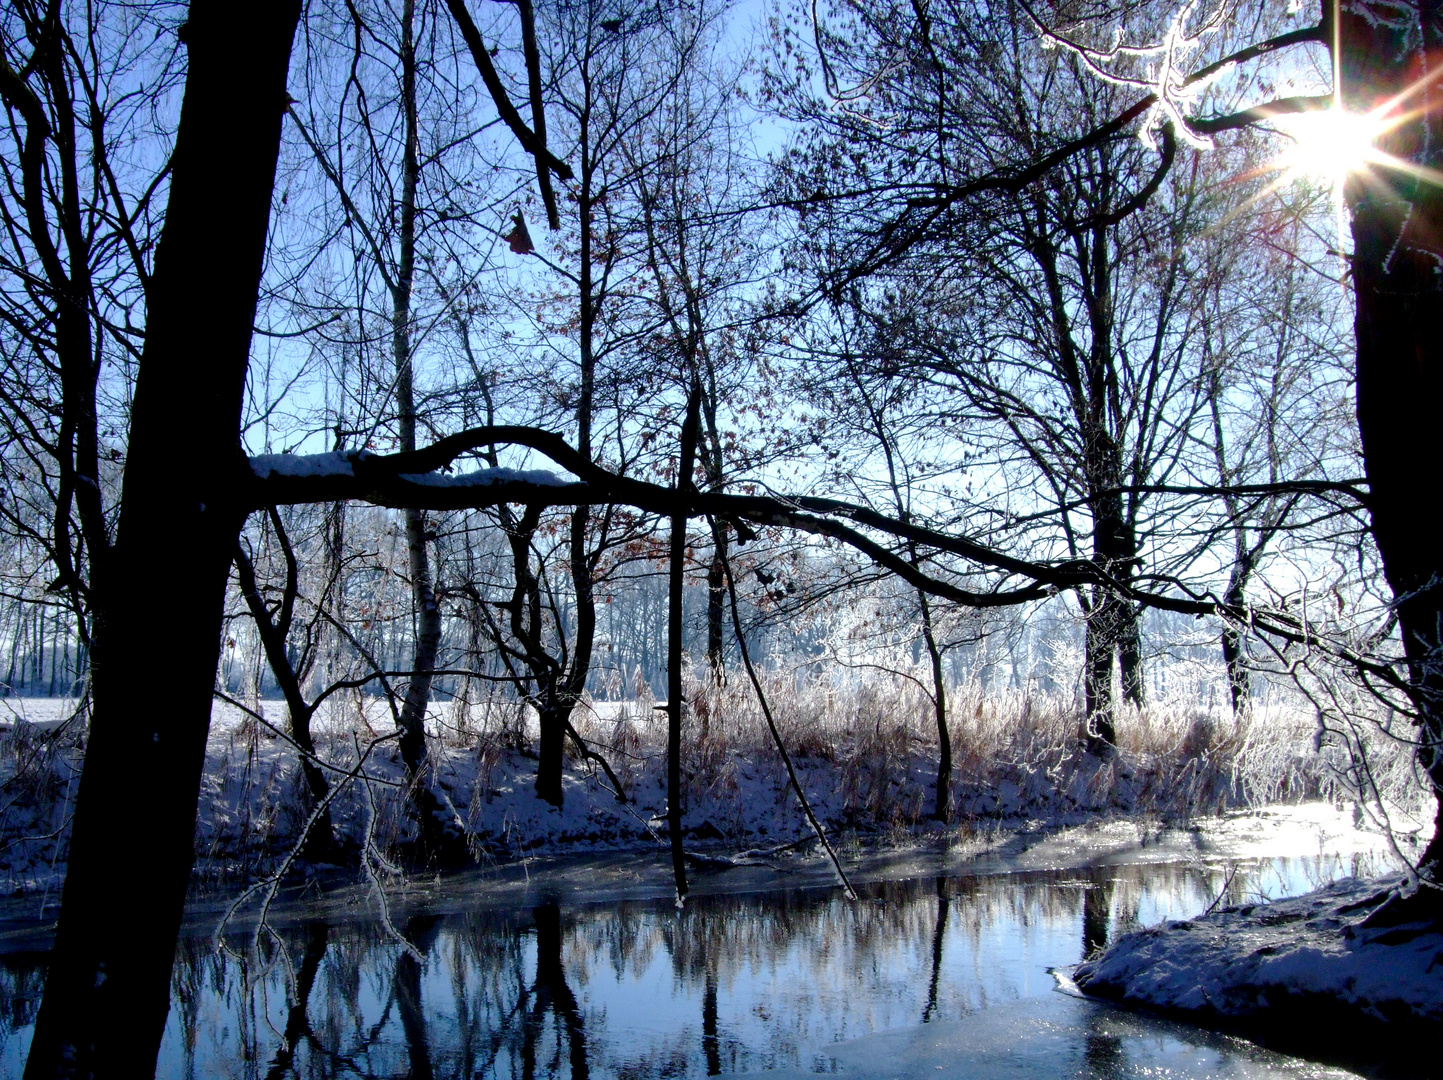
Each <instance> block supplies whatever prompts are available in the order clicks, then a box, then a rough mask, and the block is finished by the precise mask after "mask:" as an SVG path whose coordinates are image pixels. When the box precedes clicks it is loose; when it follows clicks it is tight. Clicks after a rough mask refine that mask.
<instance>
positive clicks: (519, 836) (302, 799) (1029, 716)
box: [0, 689, 1417, 895]
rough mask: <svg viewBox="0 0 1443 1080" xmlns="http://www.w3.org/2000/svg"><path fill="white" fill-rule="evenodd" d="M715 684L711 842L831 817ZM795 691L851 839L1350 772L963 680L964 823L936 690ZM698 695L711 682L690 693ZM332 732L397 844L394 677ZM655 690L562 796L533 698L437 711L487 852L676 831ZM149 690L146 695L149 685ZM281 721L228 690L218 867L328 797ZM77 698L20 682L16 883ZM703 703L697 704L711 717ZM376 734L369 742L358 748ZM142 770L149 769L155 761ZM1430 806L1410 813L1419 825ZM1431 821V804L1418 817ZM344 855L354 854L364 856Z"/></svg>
mask: <svg viewBox="0 0 1443 1080" xmlns="http://www.w3.org/2000/svg"><path fill="white" fill-rule="evenodd" d="M728 693H731V694H733V696H732V697H722V698H719V699H714V700H713V701H712V711H711V713H710V716H709V728H708V734H707V735H706V737H702V736H701V735H700V733H699V731H697V730H695V729H693V730H692V731H691V732H690V734H689V736H688V742H687V757H686V758H685V759H684V769H685V773H686V777H687V780H686V791H685V799H686V801H685V804H684V806H683V812H684V821H685V826H686V830H687V837H686V840H687V845H688V847H689V848H696V849H700V850H705V849H706V848H707V847H711V848H712V849H714V850H715V849H722V850H725V851H737V850H739V849H742V848H771V847H776V846H779V845H783V844H787V843H790V842H792V841H797V840H801V839H804V838H806V837H808V836H810V830H809V829H808V827H807V825H806V822H805V819H804V818H803V816H802V814H801V812H800V810H799V808H798V806H797V802H796V799H795V797H794V796H793V794H792V793H791V791H790V790H789V788H788V784H787V778H786V773H785V770H784V768H783V765H782V762H781V760H780V757H779V756H778V755H777V753H776V752H775V750H774V749H773V748H772V747H771V745H770V743H769V742H768V741H767V740H766V739H765V737H764V736H763V735H761V734H760V733H761V732H762V731H764V730H765V729H764V728H763V726H762V724H761V723H760V719H759V717H758V716H754V715H749V713H748V710H754V705H752V704H751V703H750V701H749V697H748V695H749V690H744V691H743V690H735V691H728ZM775 694H776V697H775V700H774V703H773V704H774V709H775V710H776V711H777V715H778V720H779V723H780V724H781V726H782V728H783V734H784V737H785V738H786V741H787V744H788V746H789V747H790V749H791V751H792V754H793V758H794V761H795V763H796V766H797V770H798V773H799V776H800V779H801V782H802V784H803V787H804V789H805V790H806V792H807V794H808V798H809V799H810V800H811V802H812V804H813V806H814V809H815V810H816V812H817V815H818V817H819V818H820V819H821V820H822V822H823V823H824V825H825V827H826V828H827V830H828V832H829V833H832V834H834V835H835V837H836V839H837V841H838V844H839V846H840V847H841V848H842V849H843V852H844V854H845V853H846V852H847V851H848V850H850V851H851V852H853V853H857V852H860V851H861V850H863V849H864V848H865V849H875V848H877V847H879V846H881V847H887V846H891V847H896V846H899V845H901V846H905V845H907V844H915V843H918V842H933V843H935V842H937V841H942V842H944V843H947V844H953V845H959V844H960V845H966V844H967V843H968V841H969V839H970V838H972V837H975V836H984V837H985V836H986V835H988V834H991V833H995V832H996V831H997V830H998V829H1004V830H1007V831H1017V830H1019V829H1021V830H1031V831H1036V830H1038V829H1053V830H1055V829H1060V828H1063V827H1065V826H1067V825H1078V824H1081V823H1084V822H1096V821H1099V820H1105V819H1108V818H1112V819H1118V818H1127V819H1132V820H1134V821H1137V822H1141V823H1142V825H1143V827H1144V828H1146V827H1149V823H1151V825H1152V826H1153V827H1156V826H1157V825H1160V824H1161V823H1163V822H1176V821H1180V820H1184V821H1185V820H1189V819H1193V818H1197V817H1202V816H1206V815H1209V814H1216V813H1218V812H1220V811H1223V810H1226V809H1229V808H1236V807H1239V806H1255V805H1258V804H1260V803H1265V802H1268V801H1271V800H1282V801H1293V802H1295V801H1297V800H1299V799H1304V798H1309V797H1313V798H1316V797H1317V796H1319V795H1326V794H1330V789H1329V788H1328V783H1327V773H1326V769H1325V767H1324V766H1323V764H1322V763H1320V762H1319V761H1318V760H1317V759H1316V758H1312V757H1309V755H1308V748H1309V740H1308V739H1307V733H1306V731H1301V732H1300V731H1295V730H1293V727H1290V726H1288V725H1289V724H1293V725H1294V726H1296V724H1295V723H1294V721H1292V720H1289V719H1288V718H1286V717H1285V718H1283V719H1282V720H1279V721H1277V722H1270V723H1271V725H1272V726H1266V725H1264V724H1262V723H1255V724H1254V725H1253V726H1252V727H1251V728H1248V729H1239V728H1225V727H1223V726H1221V725H1213V726H1209V725H1208V724H1200V723H1199V721H1198V720H1197V718H1196V717H1189V716H1186V715H1181V716H1177V717H1168V716H1166V715H1163V714H1162V713H1160V712H1154V713H1153V714H1151V715H1144V716H1140V717H1137V718H1135V720H1134V722H1132V723H1130V724H1129V725H1128V727H1127V729H1126V730H1127V731H1129V732H1130V733H1131V737H1132V742H1131V743H1128V742H1127V741H1126V740H1124V747H1123V750H1122V752H1121V753H1120V754H1119V755H1117V756H1116V757H1115V758H1112V759H1110V760H1105V761H1104V760H1099V759H1098V758H1096V757H1093V756H1091V755H1089V754H1086V753H1084V752H1083V751H1082V749H1081V748H1080V746H1079V745H1078V741H1077V738H1076V719H1075V716H1072V715H1069V714H1068V713H1067V712H1066V711H1065V710H1061V709H1053V710H1052V711H1050V712H1049V711H1048V710H1047V709H1045V708H1041V707H1036V706H1034V705H1033V704H1031V703H1025V702H1024V703H1023V705H1022V707H1021V708H1020V709H1019V710H1017V711H1015V712H1014V713H1011V714H1006V713H1004V712H1003V711H1002V710H1001V709H1000V708H998V707H997V705H996V703H995V702H994V701H993V700H991V699H987V700H984V699H982V698H978V699H977V700H976V701H970V700H965V699H960V698H959V700H958V702H957V703H956V704H957V705H958V709H957V714H958V716H959V718H960V719H959V720H958V723H957V732H956V734H954V745H955V747H956V761H957V764H956V769H955V772H954V782H953V812H954V821H953V824H952V825H950V826H948V827H945V828H944V827H943V826H941V825H938V824H937V823H935V822H932V821H930V819H929V818H928V814H929V813H930V811H931V809H932V805H933V798H934V795H933V793H934V790H935V788H934V785H935V778H936V771H935V770H936V763H935V760H934V753H935V751H934V749H933V747H932V745H931V744H930V743H929V742H928V741H927V740H926V735H927V728H926V722H927V714H926V712H925V710H921V709H915V708H910V707H905V702H904V703H903V704H902V705H899V704H898V701H897V700H896V699H895V698H878V697H873V698H868V697H866V696H865V695H860V696H858V695H854V696H853V697H851V698H843V697H837V698H826V697H818V696H817V695H815V694H813V695H810V696H803V695H793V696H791V697H788V696H787V693H786V692H785V690H782V689H779V690H777V691H776V692H775ZM690 700H692V702H693V708H694V710H698V711H699V710H700V709H701V708H702V707H703V705H704V704H705V700H706V699H705V698H704V695H703V693H701V692H698V693H697V694H695V695H694V696H690ZM335 706H336V707H334V708H330V709H328V710H326V711H323V712H322V713H320V714H318V715H317V717H316V718H315V720H314V721H313V735H314V738H315V741H316V746H317V751H318V753H319V755H320V757H321V758H322V759H323V760H324V761H326V762H327V763H328V765H329V766H330V768H329V770H328V773H327V775H328V779H329V781H330V782H331V783H332V784H333V785H338V786H340V787H341V788H342V790H341V791H339V792H338V793H337V796H336V798H335V800H334V802H333V803H332V805H331V812H332V818H333V824H334V829H335V834H336V836H337V839H338V841H339V843H340V849H341V851H342V852H343V853H348V855H349V857H351V858H354V856H355V853H356V852H357V851H358V850H359V849H360V848H361V846H362V844H363V843H364V840H365V837H366V836H367V835H369V836H371V837H372V838H373V840H374V843H375V845H376V847H377V849H378V850H380V851H386V850H388V849H390V850H395V849H396V848H397V847H399V846H400V845H402V844H403V842H404V841H406V840H407V839H408V838H409V837H411V836H412V835H413V834H414V830H415V823H414V821H413V820H412V819H411V818H410V816H409V815H408V814H407V813H406V812H405V810H404V800H403V798H402V787H401V784H402V781H403V771H402V767H401V763H400V760H399V754H398V751H397V749H396V743H395V741H394V738H390V737H389V736H393V735H394V726H393V722H392V718H391V714H390V712H389V709H388V707H387V706H386V705H385V703H384V702H383V701H380V700H378V699H375V698H366V699H362V698H352V699H347V700H346V701H341V700H339V699H337V700H336V701H335ZM653 706H654V703H653V702H650V701H641V702H630V703H611V704H605V703H602V704H596V705H589V706H588V707H587V708H585V709H583V710H580V711H578V713H577V714H576V716H575V722H576V725H577V727H578V729H580V731H581V732H582V733H583V735H585V737H586V738H587V740H588V742H589V743H590V744H591V745H592V746H594V747H597V748H599V749H600V750H601V751H602V753H604V754H605V756H606V757H607V759H608V761H609V762H610V763H611V765H612V768H613V770H614V772H615V774H616V775H617V777H618V779H619V780H620V782H621V785H622V788H623V790H624V793H625V795H626V800H625V801H624V802H623V801H620V800H618V798H617V797H616V793H615V791H614V790H613V789H612V787H611V786H610V784H609V782H608V780H607V777H606V776H605V775H604V774H603V773H602V771H601V770H599V769H597V768H596V767H595V766H593V765H591V764H590V763H588V762H585V761H582V760H580V759H579V758H571V759H569V760H568V763H567V772H566V777H565V799H564V806H563V808H561V809H556V808H553V807H551V806H549V805H547V804H546V803H544V802H542V801H540V800H539V799H538V798H537V797H536V795H535V793H534V789H533V785H534V782H535V771H536V763H535V759H534V757H532V756H531V755H530V749H529V748H530V747H531V746H533V745H534V741H533V740H534V716H529V715H528V714H527V713H526V712H525V710H522V709H519V708H517V707H516V706H511V705H494V706H489V707H487V706H479V707H478V706H475V705H473V706H472V707H471V708H469V709H460V708H458V707H450V706H438V707H437V708H435V709H433V712H432V715H431V717H430V719H429V721H428V725H429V744H430V760H431V770H432V772H431V775H430V777H429V782H430V784H431V787H432V790H433V791H435V792H436V793H437V795H438V796H439V797H440V798H441V799H442V800H443V802H444V803H445V804H446V806H447V809H448V811H449V812H450V813H451V814H452V815H454V820H455V823H456V824H457V826H458V828H459V829H460V830H461V831H462V832H464V834H465V835H466V836H467V837H468V840H469V843H470V846H471V849H472V852H473V854H474V855H475V857H476V859H477V860H478V861H479V862H481V863H482V864H483V865H484V864H488V863H506V862H510V861H514V860H516V859H518V858H524V857H528V856H533V855H537V854H543V853H545V854H556V853H562V852H586V851H618V850H638V849H646V848H654V847H655V846H657V845H659V844H660V843H662V842H663V840H664V838H665V831H666V830H665V822H664V820H663V818H664V814H665V809H666V798H665V769H664V720H663V719H662V714H661V713H660V712H657V711H656V710H655V709H654V707H653ZM136 707H137V708H138V709H144V708H145V702H144V700H143V699H140V700H138V701H137V705H136ZM250 707H251V708H252V709H253V711H254V712H255V713H257V714H259V715H260V717H261V718H262V719H263V722H257V720H256V719H255V717H253V716H249V715H247V713H246V712H245V711H243V710H241V709H238V708H236V707H234V706H232V705H228V704H224V703H219V704H217V706H216V708H215V711H214V714H213V719H212V725H211V733H210V740H209V745H208V749H207V761H206V770H205V774H204V777H203V780H202V786H201V793H200V804H199V810H198V815H197V824H196V854H197V863H196V880H197V884H198V885H200V886H202V887H205V886H212V887H216V888H220V889H222V890H225V889H233V888H235V887H236V886H237V885H239V884H244V883H245V882H247V881H251V880H255V879H256V878H257V877H260V876H262V875H264V874H266V873H267V872H269V871H270V870H272V869H274V868H275V866H276V865H277V864H278V863H279V862H280V861H281V860H282V859H283V858H284V857H285V855H286V853H287V852H288V851H289V850H290V849H291V848H292V847H293V846H294V845H295V843H296V840H297V836H298V833H299V831H300V830H301V828H302V827H303V823H304V822H305V820H306V818H307V816H308V812H307V808H308V805H309V803H308V796H307V793H306V791H305V790H304V788H303V786H302V779H301V776H300V772H299V769H298V767H297V758H296V754H295V750H294V748H293V747H292V746H291V745H290V743H289V741H288V740H287V738H286V737H285V736H284V734H283V731H284V729H285V727H286V712H285V708H284V705H283V704H282V703H280V702H276V701H260V702H253V703H251V706H250ZM73 712H74V705H73V703H70V702H66V701H64V700H61V699H53V700H47V699H28V700H27V699H0V784H3V795H0V800H3V801H0V895H24V894H32V893H36V892H38V893H41V894H42V895H51V894H53V893H54V892H56V891H57V886H58V884H59V882H60V881H61V880H62V879H63V876H64V870H65V841H66V836H67V828H68V822H69V814H70V807H71V804H72V799H73V795H74V790H75V787H76V783H77V780H78V775H79V764H80V759H81V755H82V752H83V730H84V729H83V725H82V723H81V722H80V721H79V720H74V721H68V718H69V717H70V716H71V715H72V714H73ZM693 722H694V721H693ZM358 755H360V756H364V757H365V766H364V769H363V770H359V771H358V770H357V769H356V762H357V760H358ZM137 782H143V781H142V780H141V778H137ZM1408 828H1410V826H1408V825H1407V823H1404V832H1405V833H1406V832H1407V830H1408ZM1411 828H1412V830H1413V832H1414V833H1415V834H1416V833H1417V828H1416V826H1411ZM342 861H346V860H345V859H343V860H342Z"/></svg>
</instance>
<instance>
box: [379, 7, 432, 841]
mask: <svg viewBox="0 0 1443 1080" xmlns="http://www.w3.org/2000/svg"><path fill="white" fill-rule="evenodd" d="M415 20H416V8H415V0H405V3H404V4H403V5H402V8H401V103H402V106H403V108H404V111H405V117H406V132H405V134H406V142H405V147H404V149H403V155H404V160H403V162H402V168H401V204H400V207H399V217H400V227H401V231H400V252H399V255H400V258H399V261H398V264H397V266H396V278H395V283H394V285H393V287H392V290H391V347H392V352H393V354H394V358H395V363H396V415H397V419H398V421H399V427H400V437H401V449H402V450H415V449H416V391H415V378H416V371H415V364H414V362H413V357H412V346H411V291H412V287H413V285H414V283H415V277H416V194H417V190H418V189H419V187H420V184H421V164H420V150H419V139H420V132H419V122H418V120H417V115H416V45H415V39H414V29H413V24H414V23H415ZM403 514H404V517H405V520H406V561H407V564H408V568H409V570H410V574H411V601H412V604H413V605H414V607H415V615H416V642H415V648H414V649H413V651H412V656H411V679H410V682H409V683H408V684H407V686H406V697H405V700H404V701H403V702H402V704H401V721H400V725H401V739H400V749H401V760H402V761H403V762H404V763H405V766H406V777H407V779H408V780H410V782H411V785H412V787H411V797H412V801H413V804H414V806H415V809H416V812H417V814H418V815H419V817H420V820H421V838H422V843H423V844H424V845H425V846H426V847H427V848H429V849H430V850H431V851H433V852H434V851H435V850H437V848H438V845H439V842H440V829H439V826H440V823H439V819H438V817H437V815H438V813H439V811H440V806H439V802H438V800H437V799H436V797H435V796H434V795H432V793H431V789H430V788H429V787H427V786H426V780H425V777H424V776H423V775H422V770H423V769H424V767H425V763H426V706H427V705H429V704H430V702H431V682H432V679H433V676H432V674H431V673H432V671H434V670H435V668H436V657H437V655H438V654H439V653H440V651H441V606H440V604H439V603H438V601H437V598H436V590H435V587H434V584H433V581H432V576H431V561H430V556H429V554H428V552H427V550H426V515H425V513H424V512H422V511H420V510H416V509H413V508H411V507H407V508H406V510H405V511H403Z"/></svg>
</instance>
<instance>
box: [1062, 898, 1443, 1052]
mask: <svg viewBox="0 0 1443 1080" xmlns="http://www.w3.org/2000/svg"><path fill="white" fill-rule="evenodd" d="M1398 884H1399V878H1397V877H1393V878H1386V879H1375V880H1371V881H1369V880H1359V879H1357V878H1347V879H1344V880H1342V881H1339V882H1336V883H1334V884H1332V885H1329V886H1328V887H1326V888H1323V889H1319V890H1318V891H1316V892H1312V893H1308V894H1307V895H1304V896H1297V897H1293V898H1291V899H1287V900H1278V901H1275V902H1273V903H1258V904H1244V905H1241V906H1238V907H1230V908H1226V909H1223V910H1221V911H1217V912H1214V913H1212V914H1208V915H1204V916H1202V917H1200V918H1197V919H1193V920H1190V921H1186V922H1166V923H1163V924H1162V925H1160V926H1156V927H1153V928H1151V929H1147V930H1142V931H1138V932H1136V933H1132V934H1129V935H1127V936H1126V937H1123V938H1121V939H1119V940H1118V941H1117V942H1116V943H1115V944H1113V945H1112V947H1111V948H1109V949H1107V950H1106V951H1105V952H1104V953H1102V954H1101V955H1100V956H1097V957H1095V958H1093V959H1090V960H1087V961H1085V962H1084V963H1082V964H1080V965H1079V966H1078V967H1077V968H1076V969H1075V971H1073V972H1072V973H1071V977H1072V980H1073V981H1074V982H1075V983H1076V985H1077V987H1078V988H1079V989H1080V990H1081V991H1082V992H1083V993H1086V994H1090V995H1094V996H1097V997H1103V998H1107V999H1109V1000H1112V1001H1117V1002H1120V1003H1122V1004H1126V1005H1133V1006H1140V1007H1145V1008H1149V1009H1155V1010H1158V1011H1160V1012H1164V1013H1169V1014H1174V1015H1179V1016H1183V1017H1185V1018H1188V1019H1190V1020H1193V1021H1194V1022H1200V1023H1204V1024H1210V1023H1227V1022H1229V1021H1248V1020H1259V1021H1261V1020H1262V1019H1263V1018H1265V1017H1267V1018H1270V1022H1271V1021H1272V1020H1281V1019H1282V1015H1281V1014H1282V1013H1283V1012H1284V1011H1288V1012H1292V1011H1293V1010H1297V1011H1298V1012H1299V1013H1302V1012H1304V1011H1308V1012H1311V1013H1312V1014H1313V1015H1314V1017H1315V1021H1314V1022H1317V1019H1318V1018H1322V1019H1323V1020H1324V1021H1326V1017H1325V1016H1323V1015H1322V1014H1320V1012H1319V1006H1320V1005H1325V1004H1331V1005H1336V1006H1340V1007H1342V1008H1345V1009H1347V1010H1349V1011H1351V1012H1356V1013H1357V1014H1360V1015H1362V1016H1365V1017H1368V1018H1370V1019H1372V1020H1375V1021H1382V1022H1389V1023H1396V1022H1400V1021H1401V1022H1403V1023H1405V1024H1407V1023H1428V1024H1437V1023H1443V933H1440V932H1439V930H1438V928H1437V927H1436V926H1431V925H1429V924H1427V923H1421V922H1420V923H1416V924H1406V925H1401V926H1389V927H1373V928H1369V927H1365V926H1363V925H1362V924H1363V921H1364V920H1365V919H1366V918H1367V916H1368V915H1369V914H1370V913H1371V912H1372V911H1373V910H1374V909H1375V908H1376V907H1377V906H1378V905H1379V904H1380V903H1381V902H1382V901H1383V899H1384V898H1385V896H1386V895H1387V892H1388V890H1389V889H1391V888H1393V887H1395V886H1397V885H1398Z"/></svg>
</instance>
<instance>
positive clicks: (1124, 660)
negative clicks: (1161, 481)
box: [1083, 425, 1142, 751]
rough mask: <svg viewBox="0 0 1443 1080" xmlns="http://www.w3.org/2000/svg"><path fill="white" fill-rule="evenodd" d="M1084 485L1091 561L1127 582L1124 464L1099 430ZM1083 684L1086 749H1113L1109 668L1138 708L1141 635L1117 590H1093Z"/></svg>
mask: <svg viewBox="0 0 1443 1080" xmlns="http://www.w3.org/2000/svg"><path fill="white" fill-rule="evenodd" d="M1086 464H1087V482H1088V487H1089V488H1090V491H1091V495H1090V496H1089V498H1088V504H1089V506H1090V507H1091V509H1092V558H1093V561H1094V562H1095V563H1096V564H1097V565H1098V567H1099V568H1100V569H1102V570H1103V571H1104V572H1105V573H1107V574H1108V575H1110V576H1111V577H1113V578H1115V579H1117V580H1118V581H1121V582H1125V581H1127V579H1128V578H1130V577H1131V576H1132V572H1133V567H1134V566H1135V560H1136V558H1137V537H1136V534H1135V532H1134V530H1133V528H1132V526H1131V524H1130V523H1129V522H1128V520H1127V517H1126V514H1125V513H1124V508H1123V500H1122V493H1121V492H1120V490H1119V489H1120V488H1121V486H1122V462H1121V458H1120V455H1119V452H1118V448H1117V443H1116V442H1115V441H1114V440H1113V438H1112V437H1111V436H1110V435H1109V434H1108V433H1107V432H1106V431H1104V430H1103V429H1102V428H1101V426H1100V425H1099V426H1097V427H1096V428H1095V429H1094V431H1093V432H1092V434H1091V436H1090V438H1089V439H1088V447H1087V463H1086ZM1085 653H1086V656H1085V660H1084V664H1085V667H1084V672H1083V682H1084V688H1085V696H1086V708H1087V743H1088V746H1089V747H1090V748H1091V749H1093V750H1095V751H1104V750H1107V749H1108V748H1110V747H1114V746H1116V745H1117V731H1116V727H1115V717H1114V702H1113V693H1112V667H1113V662H1114V659H1119V660H1120V661H1121V666H1122V690H1123V697H1124V698H1125V699H1126V700H1127V701H1128V702H1130V703H1131V704H1133V705H1141V704H1142V655H1141V635H1140V633H1139V631H1138V624H1137V612H1136V611H1135V610H1134V609H1133V607H1132V605H1131V604H1130V603H1128V601H1127V600H1126V599H1125V598H1124V597H1123V596H1121V595H1120V594H1119V593H1118V592H1117V590H1116V589H1114V588H1111V587H1109V586H1107V585H1101V584H1099V585H1096V586H1094V587H1093V589H1092V609H1091V611H1089V612H1088V618H1087V641H1086V646H1085Z"/></svg>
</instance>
